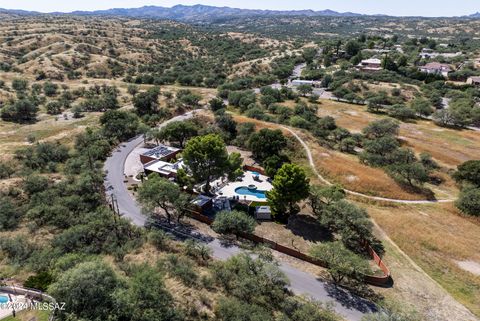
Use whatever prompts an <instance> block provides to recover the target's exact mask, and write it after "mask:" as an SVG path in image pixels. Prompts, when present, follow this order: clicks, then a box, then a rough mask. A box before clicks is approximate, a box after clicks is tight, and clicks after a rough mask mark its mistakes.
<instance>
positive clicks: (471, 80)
mask: <svg viewBox="0 0 480 321" xmlns="http://www.w3.org/2000/svg"><path fill="white" fill-rule="evenodd" d="M467 84H469V85H474V86H480V77H479V76H474V77H468V79H467Z"/></svg>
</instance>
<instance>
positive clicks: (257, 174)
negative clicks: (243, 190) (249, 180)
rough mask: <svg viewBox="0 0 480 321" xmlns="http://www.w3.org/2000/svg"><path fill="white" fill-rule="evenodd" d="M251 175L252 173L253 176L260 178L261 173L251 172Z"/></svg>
mask: <svg viewBox="0 0 480 321" xmlns="http://www.w3.org/2000/svg"><path fill="white" fill-rule="evenodd" d="M250 173H252V175H253V176H259V175H260V173H259V172H253V171H250Z"/></svg>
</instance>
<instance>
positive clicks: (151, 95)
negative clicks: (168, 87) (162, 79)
mask: <svg viewBox="0 0 480 321" xmlns="http://www.w3.org/2000/svg"><path fill="white" fill-rule="evenodd" d="M159 95H160V89H159V88H158V87H152V88H150V89H149V90H147V91H146V92H141V93H139V94H136V95H135V97H133V105H134V106H135V109H136V111H137V114H139V115H140V116H143V115H152V114H155V113H156V112H157V111H158V96H159Z"/></svg>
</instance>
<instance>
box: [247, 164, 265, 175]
mask: <svg viewBox="0 0 480 321" xmlns="http://www.w3.org/2000/svg"><path fill="white" fill-rule="evenodd" d="M243 170H245V171H251V172H257V173H259V174H262V175H265V171H264V170H263V169H261V168H258V167H255V166H249V165H243Z"/></svg>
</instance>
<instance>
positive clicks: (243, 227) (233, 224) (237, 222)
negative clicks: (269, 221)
mask: <svg viewBox="0 0 480 321" xmlns="http://www.w3.org/2000/svg"><path fill="white" fill-rule="evenodd" d="M256 224H257V223H256V221H255V219H253V218H252V217H250V216H248V215H247V214H246V213H244V212H240V211H231V212H228V211H222V212H219V213H217V215H216V216H215V220H214V221H213V224H212V229H213V230H214V231H215V232H217V233H220V234H236V235H237V237H238V233H247V234H250V233H253V231H254V230H255V225H256Z"/></svg>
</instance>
